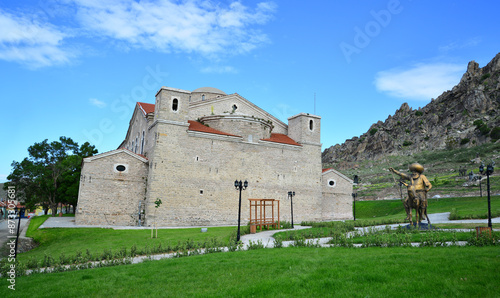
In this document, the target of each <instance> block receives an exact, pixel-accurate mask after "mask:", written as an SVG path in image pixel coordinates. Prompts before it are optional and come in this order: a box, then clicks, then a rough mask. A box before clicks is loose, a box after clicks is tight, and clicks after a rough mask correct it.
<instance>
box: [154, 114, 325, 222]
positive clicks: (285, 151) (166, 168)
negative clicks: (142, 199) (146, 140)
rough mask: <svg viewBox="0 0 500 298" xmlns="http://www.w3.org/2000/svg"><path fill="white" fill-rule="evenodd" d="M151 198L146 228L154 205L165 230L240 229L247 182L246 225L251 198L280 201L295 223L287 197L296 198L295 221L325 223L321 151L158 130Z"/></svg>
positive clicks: (174, 127)
mask: <svg viewBox="0 0 500 298" xmlns="http://www.w3.org/2000/svg"><path fill="white" fill-rule="evenodd" d="M157 130H158V131H157V133H159V134H160V137H159V139H158V140H157V143H156V145H157V147H156V148H155V150H154V156H152V159H151V160H150V162H151V166H152V167H151V169H150V175H149V178H148V193H147V209H146V220H147V224H148V225H149V224H151V222H152V220H153V219H152V216H153V212H154V203H153V202H154V201H155V200H156V199H157V198H160V199H161V200H162V201H163V204H162V206H161V207H160V208H158V210H157V223H158V225H160V226H210V225H235V224H237V218H238V191H236V190H235V188H234V185H233V184H234V180H236V179H238V180H248V182H249V187H248V189H247V190H244V191H243V193H242V219H243V224H245V222H246V221H247V220H248V217H249V203H248V199H249V198H269V199H279V200H280V201H281V211H282V213H281V220H290V213H289V212H287V211H286V210H290V203H289V201H288V199H287V192H288V191H290V190H293V191H295V192H296V196H295V197H294V221H296V222H300V221H302V220H322V217H321V209H322V208H323V206H322V192H321V190H322V189H321V185H320V183H321V160H320V156H321V147H320V146H312V145H305V146H290V145H267V144H266V145H263V144H259V143H256V144H250V143H243V142H241V140H240V139H238V138H226V140H220V139H217V138H218V137H217V136H205V137H202V136H200V135H196V134H189V133H186V129H185V128H183V127H182V126H177V125H167V124H158V125H157Z"/></svg>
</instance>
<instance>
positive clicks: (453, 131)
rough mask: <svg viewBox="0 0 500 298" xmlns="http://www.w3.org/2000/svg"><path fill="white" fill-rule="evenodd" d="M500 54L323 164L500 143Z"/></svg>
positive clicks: (334, 150)
mask: <svg viewBox="0 0 500 298" xmlns="http://www.w3.org/2000/svg"><path fill="white" fill-rule="evenodd" d="M499 110H500V53H499V54H497V55H496V56H495V58H493V60H491V61H490V63H488V65H486V66H484V67H483V68H479V65H478V64H477V63H476V62H475V61H471V62H469V64H468V66H467V72H466V73H465V74H464V75H463V76H462V79H461V80H460V82H459V83H458V85H456V86H455V87H453V89H452V90H449V91H446V92H444V93H443V94H441V95H440V96H439V97H438V98H436V99H433V100H432V101H431V102H430V103H429V104H427V105H426V106H425V107H423V108H420V109H418V110H414V109H412V108H410V107H409V106H408V104H407V103H404V104H403V105H402V106H401V107H400V108H399V109H398V110H397V111H396V112H395V114H394V115H392V116H389V117H388V118H387V119H386V120H385V121H384V122H382V121H379V122H377V123H375V124H373V125H372V126H371V127H370V129H369V130H368V131H367V132H366V133H364V134H362V135H361V136H359V137H354V138H352V139H349V140H346V142H345V143H343V144H341V145H339V144H337V145H335V146H332V147H330V148H327V149H325V151H324V152H323V155H322V160H323V163H324V164H337V165H338V166H340V167H341V168H342V163H344V164H345V163H348V164H350V162H359V161H363V160H376V159H380V158H381V157H383V156H385V155H411V154H413V153H416V152H420V151H424V150H436V149H454V148H460V147H473V146H476V145H479V144H483V143H486V142H495V141H498V140H499V139H500V116H499V112H498V111H499Z"/></svg>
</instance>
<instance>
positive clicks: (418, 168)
mask: <svg viewBox="0 0 500 298" xmlns="http://www.w3.org/2000/svg"><path fill="white" fill-rule="evenodd" d="M409 168H410V171H411V172H419V173H420V174H422V173H423V172H424V166H422V165H421V164H419V163H417V162H416V163H412V164H411V165H410V167H409Z"/></svg>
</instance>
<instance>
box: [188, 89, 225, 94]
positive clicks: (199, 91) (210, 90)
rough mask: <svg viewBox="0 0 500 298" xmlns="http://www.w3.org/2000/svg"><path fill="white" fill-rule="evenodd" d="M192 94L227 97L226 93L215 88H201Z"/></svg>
mask: <svg viewBox="0 0 500 298" xmlns="http://www.w3.org/2000/svg"><path fill="white" fill-rule="evenodd" d="M192 93H213V94H221V95H226V92H224V91H222V90H219V89H217V88H213V87H201V88H198V89H196V90H193V92H192Z"/></svg>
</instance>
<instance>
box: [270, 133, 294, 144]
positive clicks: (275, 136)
mask: <svg viewBox="0 0 500 298" xmlns="http://www.w3.org/2000/svg"><path fill="white" fill-rule="evenodd" d="M262 141H267V142H274V143H281V144H288V145H295V146H301V145H300V144H299V143H297V142H295V141H294V140H293V139H292V138H290V137H289V136H287V135H284V134H281V133H271V137H270V138H268V139H262Z"/></svg>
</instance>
